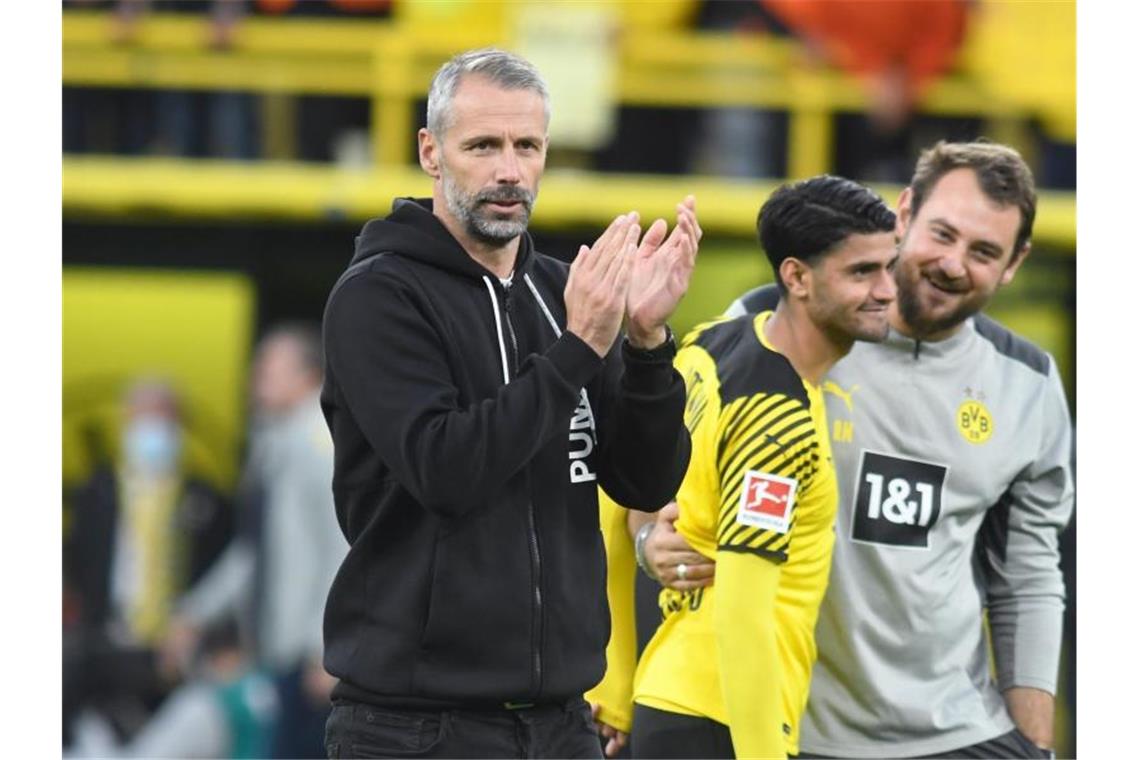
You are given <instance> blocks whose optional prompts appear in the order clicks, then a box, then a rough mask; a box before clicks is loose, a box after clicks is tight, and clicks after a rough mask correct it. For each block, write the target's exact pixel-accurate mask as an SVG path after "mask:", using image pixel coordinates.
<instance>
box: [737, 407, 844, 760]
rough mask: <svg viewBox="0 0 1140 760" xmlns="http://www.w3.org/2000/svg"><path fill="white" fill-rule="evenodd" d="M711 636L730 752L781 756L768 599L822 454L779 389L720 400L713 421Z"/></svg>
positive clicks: (807, 422)
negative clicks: (716, 483) (715, 484)
mask: <svg viewBox="0 0 1140 760" xmlns="http://www.w3.org/2000/svg"><path fill="white" fill-rule="evenodd" d="M718 427H719V435H718V452H717V464H718V466H717V471H718V475H719V479H720V503H719V512H718V522H717V547H716V560H717V571H716V575H717V579H716V585H717V596H716V608H715V610H716V611H715V616H716V624H715V627H716V638H717V652H718V657H719V660H720V672H721V688H722V690H723V696H724V704H725V708H726V710H727V713H728V721H729V730H730V732H731V734H732V743H733V747H734V748H735V750H736V754H737V756H738V757H781V758H782V757H784V756H785V752H786V744H785V736H784V709H783V679H784V677H785V674H784V672H783V665H782V661H781V658H780V652H779V645H778V638H777V627H778V625H779V623H778V621H777V618H776V597H777V594H778V593H779V590H780V579H781V573H782V572H783V571H782V565H783V563H784V562H785V561H786V560H787V559H788V557H789V556H790V554H791V552H792V551H793V547H792V539H793V537H794V529H795V525H796V519H797V516H798V514H799V512H798V509H799V507H798V505H799V503H800V502H801V501H803V502H807V503H809V504H810V503H812V502H813V500H814V499H815V498H816V493H815V491H816V486H817V481H818V482H819V483H820V485H819V487H821V488H822V487H823V485H822V483H824V482H825V480H826V479H825V478H822V477H820V478H817V477H816V473H817V471H818V470H819V468H820V467H821V466H826V463H825V462H824V461H823V460H824V459H825V456H824V455H823V453H822V452H821V446H820V441H819V440H818V435H819V433H818V428H817V426H816V424H815V421H814V420H813V418H812V416H811V411H810V407H809V406H808V405H807V404H806V403H805V402H804V401H803V400H802V399H798V398H792V397H789V396H786V395H783V394H779V393H770V394H763V393H761V394H755V395H753V396H749V397H747V398H742V399H739V400H737V401H734V402H732V403H730V404H728V405H727V406H726V407H725V409H724V411H723V412H722V414H721V419H720V422H719V426H718Z"/></svg>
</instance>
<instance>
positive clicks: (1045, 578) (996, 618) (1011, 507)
mask: <svg viewBox="0 0 1140 760" xmlns="http://www.w3.org/2000/svg"><path fill="white" fill-rule="evenodd" d="M1049 368H1050V373H1049V380H1048V387H1047V388H1046V389H1045V392H1044V393H1043V394H1042V409H1041V412H1040V415H1039V416H1038V419H1039V420H1040V422H1041V428H1040V433H1039V436H1038V437H1037V439H1036V440H1037V447H1038V450H1037V455H1036V457H1035V459H1034V461H1033V462H1032V463H1031V464H1030V465H1029V466H1028V467H1027V468H1025V470H1024V471H1023V472H1022V473H1020V474H1019V476H1018V477H1017V478H1016V479H1015V480H1014V481H1013V483H1011V484H1010V487H1009V488H1008V489H1007V491H1006V493H1005V494H1004V495H1003V497H1002V499H1001V501H1000V502H999V503H998V504H997V505H995V506H994V507H992V508H991V509H990V511H989V514H987V517H986V522H985V524H984V525H983V528H982V532H981V535H980V537H979V546H980V552H981V561H982V566H983V569H984V571H985V579H986V592H987V593H986V598H987V606H988V611H989V620H990V630H991V632H992V634H993V645H994V661H995V665H996V669H997V677H998V686H999V688H1001V689H1002V690H1005V689H1008V688H1010V687H1012V686H1029V687H1033V688H1036V689H1041V690H1042V691H1047V692H1049V693H1051V694H1052V693H1054V692H1055V689H1056V684H1057V669H1058V661H1059V658H1060V652H1061V638H1062V613H1063V612H1064V608H1065V585H1064V581H1063V578H1062V576H1061V569H1060V550H1059V548H1058V545H1059V536H1060V532H1061V531H1062V530H1063V529H1064V528H1065V526H1066V525H1067V524H1068V522H1069V519H1070V517H1071V516H1072V512H1073V501H1074V496H1073V478H1072V471H1071V464H1072V423H1071V421H1070V417H1069V409H1068V404H1067V402H1066V401H1065V394H1064V389H1063V388H1062V386H1061V381H1060V379H1059V378H1058V376H1057V369H1056V365H1055V364H1054V363H1053V362H1052V360H1050V363H1049Z"/></svg>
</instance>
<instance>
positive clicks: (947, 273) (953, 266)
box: [938, 248, 966, 280]
mask: <svg viewBox="0 0 1140 760" xmlns="http://www.w3.org/2000/svg"><path fill="white" fill-rule="evenodd" d="M965 256H966V250H965V249H964V248H962V249H958V248H955V249H954V250H953V251H951V252H948V253H946V254H944V255H943V256H942V258H940V259H939V260H938V268H939V270H941V272H942V276H943V277H945V278H946V279H948V280H957V279H959V278H961V277H965V276H966V266H965V265H964V264H963V263H962V261H963V259H964V258H965Z"/></svg>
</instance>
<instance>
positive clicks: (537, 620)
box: [503, 285, 542, 697]
mask: <svg viewBox="0 0 1140 760" xmlns="http://www.w3.org/2000/svg"><path fill="white" fill-rule="evenodd" d="M511 303H512V300H511V286H510V285H504V286H503V320H504V321H505V322H506V323H507V333H508V335H510V338H511V359H512V366H511V373H512V376H517V375H518V371H519V343H518V338H517V337H516V336H515V326H514V324H513V323H512V322H511ZM529 488H530V484H529V482H528V483H527V490H528V492H529ZM527 528H528V530H529V532H530V536H529V538H530V565H531V571H532V573H533V576H534V621H533V625H532V626H531V630H532V635H531V651H532V653H533V655H532V659H533V666H534V683H535V696H536V697H537V696H538V695H539V694H540V693H541V692H542V555H541V554H540V553H539V550H538V528H537V523H536V518H535V514H534V502H533V501H529V500H528V502H527Z"/></svg>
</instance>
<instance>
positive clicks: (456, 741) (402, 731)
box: [325, 699, 602, 760]
mask: <svg viewBox="0 0 1140 760" xmlns="http://www.w3.org/2000/svg"><path fill="white" fill-rule="evenodd" d="M325 749H326V750H328V755H329V757H330V758H342V757H435V758H440V757H451V758H455V757H464V758H547V757H560V758H592V759H593V760H600V758H601V757H602V750H601V744H600V742H599V741H598V733H597V729H596V728H595V726H594V719H593V718H592V717H591V715H590V707H589V705H587V704H586V702H585V700H583V699H575V700H571V701H569V702H567V703H566V704H564V705H541V706H537V707H529V708H524V709H518V710H506V709H501V710H442V711H441V710H408V709H393V708H387V707H376V706H374V705H367V704H362V703H359V702H350V701H347V700H340V701H338V702H336V703H335V704H334V705H333V709H332V713H331V714H330V715H329V720H328V724H327V725H326V727H325Z"/></svg>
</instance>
